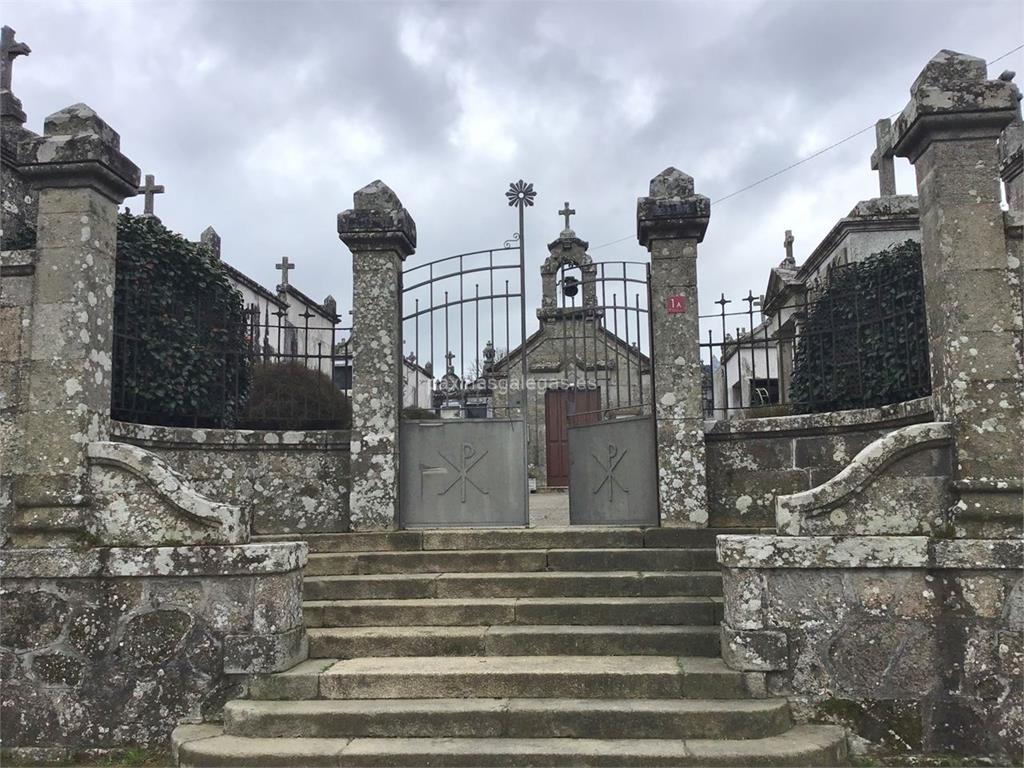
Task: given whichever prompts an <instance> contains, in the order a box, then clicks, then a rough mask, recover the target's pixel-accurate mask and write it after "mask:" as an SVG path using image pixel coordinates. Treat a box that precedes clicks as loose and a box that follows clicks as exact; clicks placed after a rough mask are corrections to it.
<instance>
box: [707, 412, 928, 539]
mask: <svg viewBox="0 0 1024 768" xmlns="http://www.w3.org/2000/svg"><path fill="white" fill-rule="evenodd" d="M931 419H932V407H931V399H930V398H927V397H925V398H920V399H918V400H911V401H908V402H906V403H899V404H897V405H887V406H884V407H881V408H865V409H860V410H850V411H835V412H831V413H819V414H807V415H801V416H777V417H770V418H758V419H728V420H719V421H715V422H709V423H708V425H707V427H706V429H705V440H706V443H707V467H708V506H709V518H710V519H709V522H708V525H709V526H710V527H712V528H718V527H734V526H742V527H753V528H761V527H768V528H774V527H775V498H776V497H777V496H779V495H783V494H790V493H796V492H797V491H805V490H808V489H810V488H813V487H815V486H817V485H820V484H821V483H823V482H825V481H826V480H828V479H829V478H831V477H833V476H834V475H835V474H837V473H838V472H839V471H840V470H841V469H843V467H845V466H846V465H847V464H849V462H850V460H851V459H852V458H853V457H854V456H856V455H857V453H858V452H859V451H860V450H861V449H862V448H864V447H865V446H867V445H868V444H869V443H871V442H872V441H874V440H876V439H878V438H879V437H881V436H882V435H884V434H886V433H888V432H890V431H892V430H894V429H897V428H898V427H901V426H904V425H907V424H916V423H921V422H927V421H931ZM907 471H909V472H914V473H918V474H920V475H921V476H925V477H926V476H941V475H945V474H946V472H947V468H946V467H945V466H944V464H943V463H942V462H939V463H938V464H937V465H935V466H932V465H926V464H924V463H919V464H918V465H915V466H914V467H911V468H908V469H907Z"/></svg>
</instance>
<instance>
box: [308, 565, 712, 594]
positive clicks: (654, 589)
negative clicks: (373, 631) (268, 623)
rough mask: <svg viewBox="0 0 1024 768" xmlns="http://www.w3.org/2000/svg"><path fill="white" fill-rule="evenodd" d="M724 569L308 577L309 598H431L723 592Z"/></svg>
mask: <svg viewBox="0 0 1024 768" xmlns="http://www.w3.org/2000/svg"><path fill="white" fill-rule="evenodd" d="M721 594H722V575H721V573H720V572H719V571H694V572H691V573H686V572H681V571H651V572H641V571H603V572H601V571H599V572H571V571H535V572H527V573H412V574H409V573H402V574H390V573H386V574H356V575H344V576H308V577H307V578H306V579H305V580H304V582H303V595H304V596H305V599H306V600H366V599H371V600H372V599H396V600H397V599H416V598H428V597H449V598H466V597H658V596H666V597H667V596H673V595H678V596H686V595H692V596H719V595H721Z"/></svg>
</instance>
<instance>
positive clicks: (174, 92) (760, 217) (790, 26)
mask: <svg viewBox="0 0 1024 768" xmlns="http://www.w3.org/2000/svg"><path fill="white" fill-rule="evenodd" d="M3 19H4V23H6V24H8V25H10V26H12V27H14V28H15V29H16V30H17V33H18V37H19V39H21V40H24V41H25V42H27V43H28V44H29V45H30V46H31V47H32V54H31V56H29V57H27V58H21V59H18V61H17V62H16V65H15V70H14V92H15V94H16V95H18V96H19V97H20V98H21V100H22V102H23V103H24V107H25V110H26V111H27V113H28V115H29V123H28V127H30V128H32V129H34V130H37V131H39V130H41V126H42V121H43V117H44V116H45V115H47V114H49V113H51V112H54V111H56V110H58V109H60V108H62V107H64V106H66V105H68V104H72V103H75V102H85V103H87V104H89V105H90V106H92V107H93V108H94V109H96V111H97V112H98V113H99V114H100V115H101V116H102V117H103V118H104V119H106V120H107V122H109V123H110V124H111V125H112V126H113V127H114V128H115V129H116V130H118V131H119V132H120V133H121V137H122V149H123V150H124V151H125V153H126V154H127V155H128V156H129V157H130V158H131V159H132V160H134V161H135V162H136V163H137V164H138V165H139V166H140V167H141V168H142V170H143V172H144V173H154V174H156V176H157V181H158V182H160V183H163V184H165V185H166V187H167V194H165V195H163V196H162V197H161V198H158V201H157V205H158V209H157V212H158V213H159V214H160V216H161V218H162V219H163V221H164V223H165V224H167V225H168V226H169V227H171V228H172V229H175V230H177V231H179V232H182V233H183V234H185V235H187V236H189V237H192V238H195V237H197V236H198V234H199V232H201V231H202V230H203V229H204V228H205V227H206V226H207V225H210V224H212V225H213V226H214V227H215V228H216V229H217V230H218V231H219V232H220V234H221V236H222V237H223V240H224V258H225V259H226V260H227V261H229V262H230V263H231V264H233V265H234V266H237V267H239V268H240V269H242V270H244V271H246V272H247V273H249V274H250V275H252V276H253V277H255V278H257V279H258V280H260V281H262V282H263V283H264V284H266V285H271V286H272V285H274V284H275V283H276V282H277V278H278V273H277V272H275V270H274V269H273V264H274V263H275V262H277V261H278V260H279V259H280V258H281V256H285V255H287V256H288V257H289V258H290V259H291V260H292V261H293V262H296V263H297V264H298V268H297V269H296V271H295V272H293V273H292V280H293V282H294V284H296V285H297V286H298V287H299V288H300V289H302V290H304V291H306V292H307V293H309V294H311V295H312V296H314V297H315V298H318V299H319V298H322V297H323V296H324V295H326V294H327V293H332V294H334V295H335V296H336V297H337V298H338V303H339V306H340V307H341V308H342V309H347V308H348V302H349V296H350V292H351V283H350V275H351V256H350V254H349V253H348V251H347V250H346V249H345V247H344V246H343V245H342V244H341V243H340V242H339V240H338V238H337V233H336V215H337V213H338V212H339V211H340V210H343V209H345V208H348V207H350V205H351V201H352V192H353V191H354V190H356V189H358V188H359V187H361V186H362V185H364V184H366V183H367V182H369V181H371V180H373V179H377V178H380V179H383V180H384V181H386V182H387V183H388V184H389V185H390V186H391V187H392V188H393V189H394V190H395V191H396V192H397V193H398V195H399V197H401V199H402V201H403V202H404V203H405V205H406V207H407V208H408V209H409V210H410V212H411V213H412V215H413V216H414V218H415V219H416V222H417V225H418V228H419V250H418V252H417V254H416V255H415V256H413V257H412V258H411V260H410V263H413V262H416V261H421V260H427V259H432V258H437V257H439V256H443V255H447V254H450V253H455V252H458V251H462V250H470V249H476V248H482V247H488V246H491V245H499V244H500V243H501V241H503V240H504V239H505V238H506V237H507V236H508V235H509V234H510V233H511V232H512V231H513V230H514V227H515V218H514V212H513V211H512V210H511V209H509V208H508V207H507V205H506V201H505V198H504V192H505V190H506V189H507V187H508V183H509V182H510V181H512V180H515V179H518V178H523V179H526V180H528V181H532V182H533V183H534V184H535V186H536V189H537V190H538V192H539V195H538V198H537V207H535V208H533V209H531V210H530V211H529V212H528V219H527V244H528V259H529V261H530V264H531V269H530V278H531V280H532V282H531V285H530V286H529V290H530V291H531V292H532V297H536V296H537V294H538V292H539V277H538V276H537V274H536V268H535V267H536V265H537V264H539V262H540V261H541V260H542V259H543V258H544V256H545V255H546V252H545V247H544V244H545V243H547V242H548V241H550V240H551V239H553V238H554V237H555V236H557V234H558V232H559V230H560V227H561V219H560V218H559V216H558V215H557V211H558V209H559V208H561V206H562V203H563V201H564V200H570V201H571V202H572V204H573V206H574V207H575V208H576V210H577V211H578V215H577V216H576V218H575V220H574V227H575V229H576V231H577V232H578V234H579V236H580V237H582V238H584V239H586V240H589V242H590V244H591V254H592V255H593V256H594V258H595V259H635V258H642V256H643V252H642V251H641V250H640V248H639V246H638V245H637V243H636V239H635V237H634V236H633V234H634V232H635V221H634V216H635V206H636V198H637V196H638V195H642V194H644V193H645V191H646V189H647V184H648V182H649V180H650V178H651V177H652V176H654V175H656V174H657V173H658V172H659V171H661V170H662V169H663V168H665V167H666V166H669V165H675V166H677V167H678V168H680V169H682V170H684V171H686V172H688V173H690V174H691V175H692V176H693V177H694V178H695V179H696V185H697V190H698V191H699V192H701V193H703V194H705V195H708V196H709V197H711V198H712V200H715V199H717V198H722V197H724V196H726V195H728V194H730V193H732V192H734V191H736V190H738V189H740V188H741V187H744V186H746V185H747V184H749V183H751V182H753V181H756V180H757V179H759V178H761V177H763V176H765V175H767V174H769V173H772V172H773V171H776V170H778V169H780V168H782V167H784V166H786V165H788V164H790V163H792V162H794V161H796V160H798V159H799V158H801V157H804V156H806V155H808V154H811V153H813V152H815V151H816V150H819V149H821V148H822V147H824V146H827V145H829V144H831V143H833V142H835V141H837V140H839V139H841V138H843V137H845V136H848V135H849V134H851V133H853V132H855V131H857V130H859V129H861V128H864V127H865V126H868V125H871V124H873V122H874V121H875V120H876V119H877V118H879V117H883V116H887V115H890V114H891V113H893V112H895V111H897V110H899V109H901V108H902V106H903V105H904V104H905V103H906V100H907V93H908V88H909V86H910V83H911V82H912V80H913V79H914V77H915V76H916V75H917V73H918V72H919V71H920V70H921V68H922V67H923V66H924V64H925V63H926V62H927V61H928V59H929V58H930V57H931V56H932V55H933V54H934V53H935V52H937V51H938V50H940V49H942V48H951V49H954V50H959V51H963V52H966V53H971V54H974V55H977V56H982V57H984V58H986V59H989V60H991V59H993V58H995V57H997V56H1001V55H1002V54H1003V53H1005V52H1007V51H1009V50H1010V49H1012V48H1014V47H1016V46H1018V45H1020V44H1021V43H1022V42H1024V39H1022V38H1024V5H1022V4H1020V3H1019V2H1016V1H1015V0H1014V1H1011V2H1005V3H1000V2H969V1H965V0H958V1H957V2H891V1H890V2H861V1H859V0H840V1H837V2H824V1H822V2H775V1H774V0H773V1H772V2H724V1H723V0H717V1H716V2H706V3H704V2H671V3H669V2H665V3H660V2H601V3H596V2H592V3H575V2H528V1H525V0H521V1H520V2H515V3H512V2H486V3H484V2H480V3H454V2H452V3H427V2H420V3H408V4H405V3H392V2H364V3H358V2H303V1H296V2H245V1H241V0H239V1H236V2H173V3H172V2H88V3H78V2H56V1H54V0H31V2H20V3H19V2H16V1H12V0H6V1H5V3H4V13H3ZM992 69H993V71H992V72H990V76H993V77H994V76H996V75H998V74H999V72H1001V71H1002V70H1003V69H1015V70H1018V71H1021V72H1022V76H1024V51H1019V52H1017V53H1015V54H1013V55H1011V56H1009V57H1007V58H1005V59H1004V60H1002V61H1000V62H999V63H997V64H995V65H994V66H993V68H992ZM873 144H874V135H873V131H868V132H866V133H864V134H862V135H861V136H859V137H857V138H856V139H854V140H852V141H849V142H847V143H846V144H844V145H843V146H842V147H840V148H838V149H836V150H834V151H831V152H828V153H827V154H825V155H823V156H822V157H820V158H818V159H816V160H813V161H811V162H809V163H807V164H806V165H803V166H801V167H800V168H798V169H796V170H794V171H791V172H788V173H786V174H784V175H782V176H780V177H779V178H777V179H774V180H772V181H769V182H767V183H765V184H762V185H760V186H758V187H757V188H755V189H752V190H750V191H748V192H745V193H743V194H741V195H738V196H736V197H732V198H730V199H728V200H723V201H722V202H721V203H720V204H719V203H715V204H713V209H712V217H711V226H710V228H709V231H708V235H707V238H706V240H705V243H704V245H703V246H702V249H701V251H700V258H699V265H700V280H701V289H700V290H701V296H702V302H701V303H702V304H703V305H704V308H707V307H708V302H709V301H710V300H711V299H712V298H714V297H715V296H717V295H718V294H719V293H720V292H722V291H725V292H726V293H728V294H730V295H734V296H736V297H737V298H738V297H739V295H742V294H745V293H746V291H747V289H748V288H753V290H754V292H755V294H757V293H759V292H761V291H763V290H764V286H765V284H766V280H767V270H768V268H769V267H770V266H773V265H774V264H776V263H777V262H778V261H779V260H780V259H781V257H782V255H783V249H782V239H783V231H784V230H785V229H792V230H793V231H794V233H795V236H796V255H797V258H798V261H800V260H803V259H804V258H805V257H806V256H807V254H809V253H810V251H811V250H812V249H813V247H814V246H815V245H816V244H817V242H818V241H819V240H820V239H821V238H822V236H824V234H825V233H826V232H827V231H828V229H829V228H830V227H831V226H832V225H833V224H834V223H835V222H836V220H837V219H838V218H840V217H842V216H843V215H844V214H846V213H847V212H848V211H849V209H850V208H851V207H852V206H853V205H854V203H856V202H857V201H858V200H860V199H864V198H868V197H872V196H874V195H875V194H877V181H876V178H875V175H874V174H873V173H872V172H871V171H870V169H869V161H868V158H869V156H870V153H871V150H872V148H873ZM897 162H898V168H897V182H898V186H899V191H900V192H903V193H912V192H913V191H914V184H913V175H912V169H911V168H910V167H909V165H907V164H906V161H903V160H900V161H897ZM128 204H129V206H130V207H132V208H133V209H135V210H140V209H141V200H140V199H136V200H132V201H128ZM624 237H625V238H627V239H626V240H624V241H622V242H617V243H614V244H612V245H607V246H606V247H600V248H599V247H597V246H601V245H603V244H605V243H609V242H612V241H617V240H620V239H621V238H624Z"/></svg>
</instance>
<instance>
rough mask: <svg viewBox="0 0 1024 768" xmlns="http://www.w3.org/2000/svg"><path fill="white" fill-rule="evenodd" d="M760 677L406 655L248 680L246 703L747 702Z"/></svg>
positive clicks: (681, 667)
mask: <svg viewBox="0 0 1024 768" xmlns="http://www.w3.org/2000/svg"><path fill="white" fill-rule="evenodd" d="M763 688H764V675H763V674H759V673H740V672H736V671H734V670H731V669H729V668H728V667H726V666H725V664H724V663H723V662H722V660H721V659H712V658H695V657H670V656H451V657H442V656H405V657H386V658H385V657H368V658H359V659H347V660H343V661H337V660H331V659H315V660H309V661H306V662H303V663H302V664H299V665H297V666H296V667H294V668H293V669H291V670H289V671H288V672H282V673H277V674H272V675H254V676H253V677H252V678H251V681H250V691H249V695H250V698H252V699H293V700H294V699H315V698H321V699H409V698H413V699H416V698H586V699H600V698H627V699H644V698H658V699H664V698H687V699H699V698H707V699H731V698H749V697H751V696H754V695H758V694H761V693H763Z"/></svg>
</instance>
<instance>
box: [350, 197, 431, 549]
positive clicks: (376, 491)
mask: <svg viewBox="0 0 1024 768" xmlns="http://www.w3.org/2000/svg"><path fill="white" fill-rule="evenodd" d="M338 236H339V237H340V238H341V240H342V242H344V243H345V245H347V246H348V247H349V250H351V251H352V339H353V356H352V486H351V489H350V491H349V507H350V511H351V518H352V527H353V528H354V529H359V530H369V529H387V528H396V527H397V526H398V477H399V475H398V428H399V421H400V418H401V408H402V262H403V261H404V260H405V257H406V256H409V255H410V254H411V253H413V252H414V251H415V250H416V223H415V222H414V221H413V219H412V216H410V215H409V212H408V211H407V210H406V209H405V208H404V207H403V206H402V203H401V201H400V200H399V199H398V196H397V195H396V194H395V193H394V192H392V191H391V189H390V188H389V187H388V186H387V185H386V184H385V183H384V182H382V181H374V182H373V183H371V184H368V185H367V186H365V187H363V188H362V189H360V190H359V191H358V192H356V193H355V195H353V207H352V208H351V209H350V210H347V211H343V212H342V213H339V214H338Z"/></svg>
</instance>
